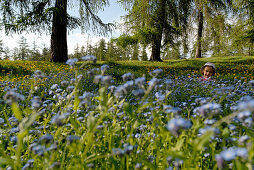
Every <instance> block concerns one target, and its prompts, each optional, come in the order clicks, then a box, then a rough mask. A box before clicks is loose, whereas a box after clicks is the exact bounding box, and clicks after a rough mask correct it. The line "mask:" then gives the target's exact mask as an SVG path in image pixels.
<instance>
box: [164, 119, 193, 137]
mask: <svg viewBox="0 0 254 170" xmlns="http://www.w3.org/2000/svg"><path fill="white" fill-rule="evenodd" d="M191 126H192V123H191V122H190V121H189V120H187V119H184V118H173V119H171V120H170V121H169V122H168V124H167V129H168V130H169V131H170V132H171V133H172V134H173V135H179V134H180V131H181V130H182V129H189V128H191Z"/></svg>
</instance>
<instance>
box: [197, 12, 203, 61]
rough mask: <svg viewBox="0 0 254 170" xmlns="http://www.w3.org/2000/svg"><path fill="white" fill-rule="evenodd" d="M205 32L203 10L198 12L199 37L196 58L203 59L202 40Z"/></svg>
mask: <svg viewBox="0 0 254 170" xmlns="http://www.w3.org/2000/svg"><path fill="white" fill-rule="evenodd" d="M202 32H203V12H202V10H201V9H199V10H198V37H197V48H196V54H195V58H201V39H202Z"/></svg>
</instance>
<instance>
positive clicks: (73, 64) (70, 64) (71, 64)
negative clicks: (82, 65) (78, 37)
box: [66, 58, 78, 68]
mask: <svg viewBox="0 0 254 170" xmlns="http://www.w3.org/2000/svg"><path fill="white" fill-rule="evenodd" d="M76 62H78V59H77V58H70V59H68V60H67V61H66V64H68V65H69V66H70V67H71V68H74V66H75V64H76Z"/></svg>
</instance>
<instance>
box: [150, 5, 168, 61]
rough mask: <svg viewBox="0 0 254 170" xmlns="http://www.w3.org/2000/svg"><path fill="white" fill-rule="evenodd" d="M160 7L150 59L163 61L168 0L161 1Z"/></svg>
mask: <svg viewBox="0 0 254 170" xmlns="http://www.w3.org/2000/svg"><path fill="white" fill-rule="evenodd" d="M159 3H160V4H159V8H158V13H157V16H158V17H157V18H156V21H154V22H155V25H156V33H155V34H154V35H153V42H152V54H151V58H150V61H163V60H162V59H161V57H160V50H161V40H162V34H163V30H164V27H165V17H166V8H165V7H166V0H160V1H159Z"/></svg>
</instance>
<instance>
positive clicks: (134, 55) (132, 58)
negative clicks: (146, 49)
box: [131, 44, 139, 60]
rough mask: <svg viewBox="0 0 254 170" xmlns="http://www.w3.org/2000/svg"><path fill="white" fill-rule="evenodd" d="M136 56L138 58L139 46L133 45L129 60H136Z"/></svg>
mask: <svg viewBox="0 0 254 170" xmlns="http://www.w3.org/2000/svg"><path fill="white" fill-rule="evenodd" d="M138 56H139V45H138V44H135V45H134V46H133V51H132V56H131V60H138Z"/></svg>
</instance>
